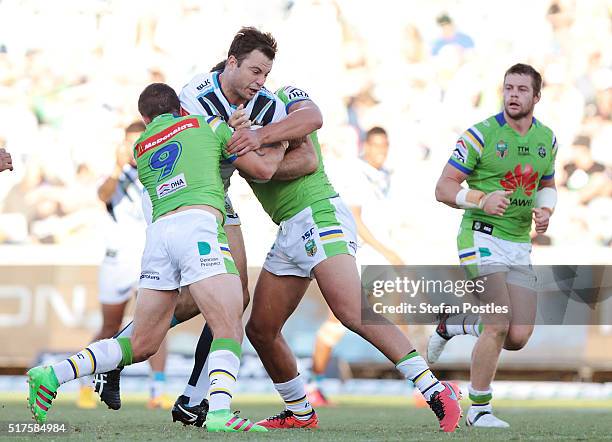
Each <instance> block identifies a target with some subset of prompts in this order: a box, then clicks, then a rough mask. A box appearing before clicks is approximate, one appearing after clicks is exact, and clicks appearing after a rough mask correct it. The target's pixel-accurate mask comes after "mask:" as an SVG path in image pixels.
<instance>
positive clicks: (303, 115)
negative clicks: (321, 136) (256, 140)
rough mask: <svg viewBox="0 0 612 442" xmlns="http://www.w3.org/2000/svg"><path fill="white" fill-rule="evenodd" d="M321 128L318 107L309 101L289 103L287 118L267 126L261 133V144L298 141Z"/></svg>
mask: <svg viewBox="0 0 612 442" xmlns="http://www.w3.org/2000/svg"><path fill="white" fill-rule="evenodd" d="M322 126H323V115H322V114H321V111H320V110H319V107H318V106H317V105H316V104H315V103H314V102H313V101H312V100H310V99H305V100H300V101H295V102H293V103H289V105H288V107H287V118H284V119H283V120H281V121H278V122H276V123H271V124H268V125H266V126H264V127H262V128H261V129H258V131H261V134H260V136H261V139H262V142H263V143H274V142H276V141H281V140H299V139H301V138H304V137H305V136H307V135H309V134H311V133H312V132H314V131H315V130H319V129H321V127H322Z"/></svg>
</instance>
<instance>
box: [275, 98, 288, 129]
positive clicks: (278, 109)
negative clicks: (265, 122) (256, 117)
mask: <svg viewBox="0 0 612 442" xmlns="http://www.w3.org/2000/svg"><path fill="white" fill-rule="evenodd" d="M274 100H275V103H276V105H275V107H274V116H273V117H272V121H271V122H272V123H275V122H277V121H280V120H283V119H285V118H287V111H286V110H285V103H283V102H282V100H281V99H280V98H278V97H277V96H276V95H274Z"/></svg>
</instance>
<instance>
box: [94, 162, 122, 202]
mask: <svg viewBox="0 0 612 442" xmlns="http://www.w3.org/2000/svg"><path fill="white" fill-rule="evenodd" d="M121 171H122V168H121V167H119V166H115V168H114V169H113V172H112V173H111V174H110V175H109V176H108V177H107V178H106V179H105V180H104V181H103V182H102V184H100V187H98V198H100V200H101V201H102V202H103V203H104V204H106V203H108V202H109V201H110V200H111V199H112V198H113V195H114V194H115V190H117V185H118V184H119V176H120V175H121Z"/></svg>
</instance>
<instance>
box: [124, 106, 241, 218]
mask: <svg viewBox="0 0 612 442" xmlns="http://www.w3.org/2000/svg"><path fill="white" fill-rule="evenodd" d="M230 138H231V130H230V128H229V126H227V124H225V123H224V122H223V121H221V119H220V118H219V117H208V118H204V117H201V116H199V115H193V116H187V117H177V116H174V115H171V114H163V115H159V116H158V117H156V118H155V119H154V120H153V121H152V122H151V123H149V124H148V125H147V129H146V130H145V131H144V132H143V134H142V135H141V136H140V138H139V139H138V141H137V142H136V145H135V146H134V157H135V158H136V162H137V165H138V176H139V178H140V181H141V182H142V184H143V186H144V187H145V189H146V191H147V193H148V194H149V197H150V198H151V202H152V205H153V219H152V220H153V222H155V221H156V220H157V219H158V218H159V217H160V216H161V215H163V214H165V213H167V212H170V211H172V210H175V209H177V208H179V207H182V206H188V205H197V204H206V205H209V206H211V207H214V208H216V209H218V210H219V211H220V212H221V213H223V214H224V216H225V203H224V192H223V184H222V182H221V176H220V174H219V161H220V160H221V159H227V160H228V161H232V159H233V158H235V157H228V155H227V154H226V153H225V145H226V144H227V142H228V141H229V139H230Z"/></svg>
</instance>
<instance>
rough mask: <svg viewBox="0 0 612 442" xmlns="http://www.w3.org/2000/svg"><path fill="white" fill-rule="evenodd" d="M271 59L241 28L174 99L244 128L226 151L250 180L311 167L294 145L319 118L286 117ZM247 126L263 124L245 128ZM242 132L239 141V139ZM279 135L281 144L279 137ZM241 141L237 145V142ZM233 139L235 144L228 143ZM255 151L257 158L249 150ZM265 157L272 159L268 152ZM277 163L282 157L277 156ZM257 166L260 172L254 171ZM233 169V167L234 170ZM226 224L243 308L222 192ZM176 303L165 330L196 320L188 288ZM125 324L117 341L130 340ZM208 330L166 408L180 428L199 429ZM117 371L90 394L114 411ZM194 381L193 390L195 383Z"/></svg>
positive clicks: (306, 107) (184, 109)
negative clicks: (284, 144)
mask: <svg viewBox="0 0 612 442" xmlns="http://www.w3.org/2000/svg"><path fill="white" fill-rule="evenodd" d="M275 54H276V41H275V40H274V38H273V37H272V36H271V35H270V34H267V33H263V32H261V31H258V30H257V29H254V28H242V29H240V31H239V32H238V33H237V34H236V35H235V37H234V39H233V41H232V43H231V45H230V49H229V50H228V58H227V60H224V61H223V62H221V63H219V64H217V65H216V66H215V67H214V68H213V69H212V71H211V72H210V73H203V74H198V75H196V76H195V77H194V78H193V79H192V80H191V81H189V82H188V83H187V85H185V87H184V88H183V89H182V91H181V93H180V97H179V98H180V100H181V114H182V115H190V114H193V115H204V116H220V117H221V118H222V119H224V120H226V121H227V122H228V123H229V124H230V126H232V127H235V128H239V127H244V128H246V129H245V130H242V131H240V130H239V131H237V132H236V133H235V134H234V136H233V137H232V141H231V142H230V148H231V149H230V150H235V151H236V152H237V153H238V154H239V158H240V159H242V158H243V157H245V156H246V157H255V158H258V157H259V159H260V160H261V161H253V165H254V167H253V170H252V171H250V172H248V174H249V175H250V176H253V177H254V178H257V179H264V180H267V179H270V178H272V177H273V178H274V179H293V178H296V177H299V176H303V175H305V174H308V173H311V172H313V171H314V170H316V168H317V165H318V164H317V161H316V155H315V153H314V147H313V146H312V143H310V142H309V141H308V142H301V141H299V140H300V139H302V138H303V137H304V136H305V135H307V134H309V133H310V132H312V131H313V130H316V129H318V128H320V127H321V125H322V117H321V113H320V111H319V109H318V108H317V107H316V105H314V103H312V102H310V101H308V102H304V103H301V104H298V105H296V106H294V108H293V109H292V112H291V115H290V116H289V117H287V115H286V112H285V106H284V103H282V102H281V101H280V100H279V99H278V97H276V96H275V95H274V94H272V93H271V92H269V91H268V90H267V89H265V88H264V87H263V84H264V83H265V80H266V78H267V75H268V73H269V72H270V70H271V68H272V64H273V60H274V57H275ZM251 124H253V125H258V126H263V127H261V128H259V129H257V130H249V129H248V127H249V126H250V125H251ZM245 134H246V135H245ZM285 137H286V138H285ZM245 138H246V140H247V141H248V143H247V145H245V144H244V139H245ZM285 139H288V140H293V139H298V141H296V142H295V143H292V145H293V146H297V147H295V148H292V149H291V151H290V152H288V153H287V155H286V156H285V157H283V158H282V161H281V163H280V164H278V162H277V161H276V159H277V155H278V154H279V151H278V149H275V148H274V147H272V148H269V147H265V148H263V149H259V148H260V147H261V146H262V144H266V146H268V145H270V144H272V145H273V146H274V145H275V142H278V141H281V140H285ZM235 141H238V142H239V143H238V144H235V145H234V144H233V143H234V142H235ZM251 150H257V153H254V152H250V151H251ZM268 152H271V153H268ZM281 157H282V155H281ZM238 163H240V161H237V162H234V163H231V162H228V161H223V162H222V163H221V176H222V179H223V183H224V187H225V190H226V191H227V188H228V187H229V183H230V177H231V175H232V174H233V172H234V170H235V169H236V166H237V164H238ZM257 166H259V167H257ZM239 168H240V167H239ZM225 204H226V210H227V219H226V223H225V225H224V229H225V232H226V235H227V238H228V244H229V246H230V248H231V250H232V256H233V258H234V262H235V264H236V267H237V268H238V271H239V273H240V279H241V283H242V288H243V296H244V306H245V308H246V305H247V304H248V302H249V293H248V279H247V271H246V270H247V264H246V254H245V251H244V241H243V238H242V231H241V227H240V218H239V217H238V215H237V214H236V213H235V212H234V210H233V207H232V204H231V201H230V200H229V197H228V196H227V194H226V199H225ZM143 205H144V206H145V209H144V212H145V215H146V214H147V213H148V212H150V209H147V207H146V206H147V205H149V206H150V201H149V200H148V198H146V195H145V197H144V198H143ZM183 292H185V295H186V296H181V297H180V299H179V302H178V304H177V307H176V310H175V314H174V317H173V318H172V325H176V324H178V323H181V322H183V321H186V320H188V319H190V318H192V317H193V316H195V315H198V314H199V309H198V307H197V306H196V305H195V303H194V301H193V299H191V297H190V296H188V295H189V292H188V290H187V289H183ZM131 332H132V327H131V325H130V324H128V326H127V327H126V328H125V329H124V330H122V331H121V332H120V333H119V335H118V336H123V337H129V336H130V335H131ZM212 338H213V337H212V333H211V331H210V327H209V326H208V325H206V326H205V327H204V328H203V330H202V334H201V336H200V339H199V341H198V344H197V348H196V354H195V364H194V368H193V372H192V374H191V376H190V379H189V382H188V384H187V385H186V387H185V390H184V393H183V394H182V395H181V396H179V397H178V399H177V400H176V402H175V405H174V407H173V409H172V416H173V419H174V420H178V421H180V422H182V423H184V424H194V425H198V426H201V425H203V422H204V419H205V415H206V410H207V407H208V401H207V400H206V395H207V391H208V380H207V379H208V377H207V375H203V376H201V373H202V371H203V370H204V371H206V367H205V361H206V357H207V355H208V351H209V348H210V344H211V342H212ZM119 377H120V373H119V370H114V371H112V372H109V373H101V374H99V375H96V379H95V381H96V382H95V384H96V391H97V392H98V393H99V394H100V397H101V399H102V400H103V401H104V402H105V403H106V404H107V405H108V406H109V407H110V408H113V409H118V408H120V407H121V397H120V392H119ZM198 379H200V380H201V382H200V383H199V384H198V383H197V380H198Z"/></svg>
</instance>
